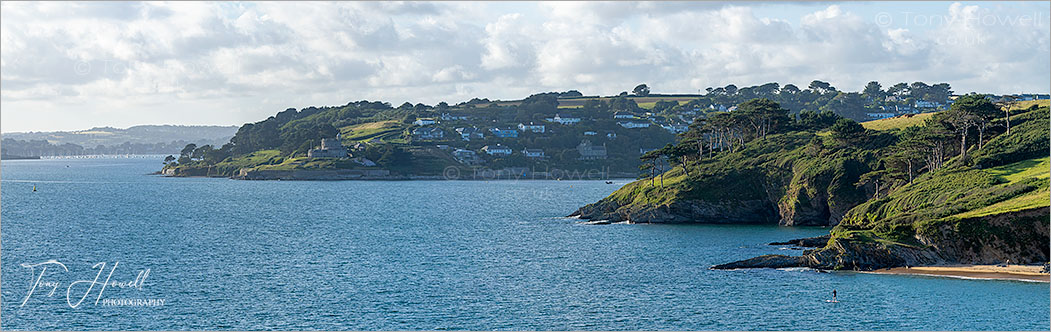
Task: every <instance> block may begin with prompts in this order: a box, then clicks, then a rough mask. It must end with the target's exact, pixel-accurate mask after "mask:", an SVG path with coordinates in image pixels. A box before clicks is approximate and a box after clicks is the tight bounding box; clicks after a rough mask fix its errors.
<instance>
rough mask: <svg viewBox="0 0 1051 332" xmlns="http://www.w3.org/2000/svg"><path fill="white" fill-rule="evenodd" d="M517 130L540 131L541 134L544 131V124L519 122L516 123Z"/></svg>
mask: <svg viewBox="0 0 1051 332" xmlns="http://www.w3.org/2000/svg"><path fill="white" fill-rule="evenodd" d="M518 130H521V131H531V132H534V133H541V134H542V133H544V130H545V127H544V125H538V124H533V123H532V122H530V123H529V124H524V123H519V124H518Z"/></svg>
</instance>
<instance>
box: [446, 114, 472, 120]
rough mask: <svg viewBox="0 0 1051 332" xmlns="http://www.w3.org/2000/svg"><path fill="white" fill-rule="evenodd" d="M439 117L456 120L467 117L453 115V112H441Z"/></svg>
mask: <svg viewBox="0 0 1051 332" xmlns="http://www.w3.org/2000/svg"><path fill="white" fill-rule="evenodd" d="M441 119H442V120H445V121H457V120H467V117H466V116H463V115H453V114H449V113H442V116H441Z"/></svg>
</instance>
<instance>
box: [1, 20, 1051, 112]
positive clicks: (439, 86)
mask: <svg viewBox="0 0 1051 332" xmlns="http://www.w3.org/2000/svg"><path fill="white" fill-rule="evenodd" d="M0 6H2V10H0V13H2V16H3V17H2V20H0V26H2V27H0V49H2V52H0V85H2V90H0V94H2V97H3V98H2V99H0V107H2V108H3V112H2V118H3V121H2V125H3V127H2V130H3V131H24V130H56V129H78V128H83V127H87V126H94V125H115V126H130V125H135V124H144V123H167V122H173V121H175V122H187V121H188V122H192V123H216V124H240V123H243V122H248V121H257V120H259V119H262V118H265V117H266V116H269V115H271V114H272V113H274V112H276V111H278V110H283V109H285V108H287V107H305V106H310V105H338V104H344V103H346V102H348V101H351V100H361V99H370V100H385V101H390V102H391V103H393V104H400V103H401V102H404V101H412V102H424V103H431V104H433V103H436V102H438V101H449V102H457V101H462V100H467V99H470V98H472V97H487V98H491V99H512V98H521V97H524V96H526V95H528V94H530V93H535V92H542V91H565V90H570V89H577V90H580V91H582V92H584V93H586V94H615V93H617V92H620V91H623V90H627V89H630V88H631V87H633V86H634V85H636V84H638V83H648V84H649V85H650V86H651V87H653V88H654V90H655V91H658V92H672V93H674V92H695V91H697V90H698V89H703V88H705V87H708V86H722V85H726V84H730V83H733V84H737V85H738V86H745V85H752V84H761V83H765V82H771V81H776V82H780V83H782V84H787V83H794V84H800V85H805V84H806V82H809V81H810V80H813V79H821V80H826V81H829V82H831V83H833V84H834V85H835V86H837V87H840V88H842V89H849V90H855V89H860V87H861V86H862V85H863V84H864V83H865V82H867V81H869V80H878V81H881V82H883V83H884V85H889V84H892V83H894V82H900V81H907V82H912V81H917V80H922V81H927V82H949V83H951V84H953V86H954V88H955V90H957V91H960V92H968V91H982V92H992V93H1005V92H1021V91H1026V92H1046V91H1047V88H1048V85H1049V84H1051V82H1049V76H1051V68H1049V66H1051V65H1049V62H1051V60H1049V59H1051V55H1049V52H1051V50H1049V49H1051V47H1049V45H1051V43H1049V31H1048V22H1047V20H1048V16H1047V15H1046V10H1047V4H1032V3H1030V4H1025V6H1009V5H1004V6H985V5H982V6H975V5H964V4H958V3H957V4H946V5H945V6H944V7H943V10H941V11H936V12H925V13H918V14H916V15H920V14H922V15H927V17H929V18H940V19H939V20H934V19H930V20H928V22H937V24H933V23H932V24H931V25H933V26H923V27H920V26H915V25H904V26H894V27H884V26H880V25H878V24H876V23H877V20H874V19H873V18H872V17H869V16H871V13H866V12H852V9H851V8H853V9H854V10H857V7H856V6H855V7H852V5H850V4H840V5H827V4H820V3H804V4H750V3H749V4H731V5H726V4H721V3H707V2H702V3H697V2H639V3H631V2H614V3H601V2H570V3H564V2H542V3H517V4H505V3H440V2H439V3H420V2H346V3H344V2H339V3H317V2H309V3H274V2H263V3H62V4H58V3H46V2H44V3H32V2H25V3H21V2H15V3H9V2H4V3H2V4H0ZM769 6H782V7H785V8H789V7H790V8H792V9H793V11H790V12H794V13H801V14H783V15H780V16H777V17H768V16H769V15H763V14H759V13H760V12H766V13H769V12H770V11H769V10H764V9H766V8H769ZM881 6H883V5H881ZM885 6H888V7H887V8H883V7H881V8H880V9H886V10H887V11H892V12H893V11H894V10H899V11H900V10H901V8H900V6H898V4H887V5H885ZM782 9H783V8H782ZM799 9H805V11H800V10H799ZM786 12H789V11H786ZM1026 15H1028V19H1026V18H1027V16H1026Z"/></svg>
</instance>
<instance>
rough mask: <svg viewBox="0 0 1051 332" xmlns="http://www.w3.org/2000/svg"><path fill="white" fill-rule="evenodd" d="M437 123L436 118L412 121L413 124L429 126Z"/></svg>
mask: <svg viewBox="0 0 1051 332" xmlns="http://www.w3.org/2000/svg"><path fill="white" fill-rule="evenodd" d="M435 123H437V121H434V119H416V121H413V122H412V124H414V125H417V126H427V125H432V124H435Z"/></svg>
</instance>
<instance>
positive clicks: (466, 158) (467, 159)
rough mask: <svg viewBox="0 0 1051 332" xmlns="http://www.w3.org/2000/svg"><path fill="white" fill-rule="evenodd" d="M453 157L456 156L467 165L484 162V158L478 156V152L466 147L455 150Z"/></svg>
mask: <svg viewBox="0 0 1051 332" xmlns="http://www.w3.org/2000/svg"><path fill="white" fill-rule="evenodd" d="M453 158H456V160H457V161H459V162H460V163H463V164H466V165H476V164H481V163H482V159H481V158H478V154H477V153H475V152H474V151H471V150H466V149H456V150H453Z"/></svg>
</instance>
